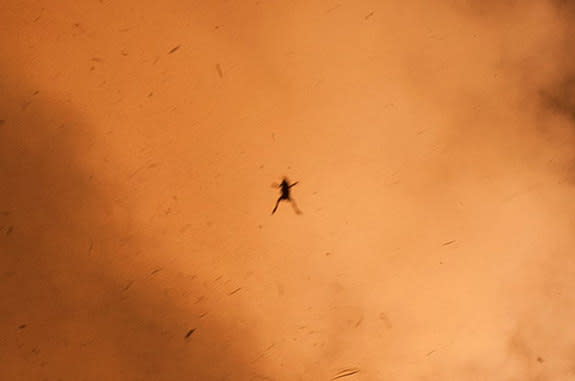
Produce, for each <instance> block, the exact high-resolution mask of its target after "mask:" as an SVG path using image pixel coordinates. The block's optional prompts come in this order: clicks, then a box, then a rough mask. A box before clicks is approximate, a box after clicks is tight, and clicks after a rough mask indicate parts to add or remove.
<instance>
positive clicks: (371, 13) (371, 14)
mask: <svg viewBox="0 0 575 381" xmlns="http://www.w3.org/2000/svg"><path fill="white" fill-rule="evenodd" d="M374 13H375V12H369V14H368V15H367V16H365V19H366V20H369V18H370V17H371V16H373V14H374Z"/></svg>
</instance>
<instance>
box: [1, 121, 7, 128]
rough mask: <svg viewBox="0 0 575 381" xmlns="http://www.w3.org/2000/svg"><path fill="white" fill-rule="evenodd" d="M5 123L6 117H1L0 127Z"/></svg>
mask: <svg viewBox="0 0 575 381" xmlns="http://www.w3.org/2000/svg"><path fill="white" fill-rule="evenodd" d="M4 123H6V121H5V120H4V119H0V127H2V126H3V125H4Z"/></svg>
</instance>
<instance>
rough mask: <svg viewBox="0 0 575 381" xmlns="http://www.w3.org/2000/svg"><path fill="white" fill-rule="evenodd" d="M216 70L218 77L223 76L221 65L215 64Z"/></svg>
mask: <svg viewBox="0 0 575 381" xmlns="http://www.w3.org/2000/svg"><path fill="white" fill-rule="evenodd" d="M216 71H217V72H218V75H219V76H220V78H224V72H223V70H222V65H220V64H216Z"/></svg>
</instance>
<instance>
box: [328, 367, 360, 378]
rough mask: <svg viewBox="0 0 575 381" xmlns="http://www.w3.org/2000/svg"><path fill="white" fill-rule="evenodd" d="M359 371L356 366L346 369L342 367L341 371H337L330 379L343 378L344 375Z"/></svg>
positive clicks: (351, 374) (347, 375)
mask: <svg viewBox="0 0 575 381" xmlns="http://www.w3.org/2000/svg"><path fill="white" fill-rule="evenodd" d="M357 373H359V369H358V368H348V369H344V370H342V371H341V372H339V373H337V374H336V375H335V376H334V377H333V378H332V380H337V379H339V378H344V377H349V376H353V375H354V374H357Z"/></svg>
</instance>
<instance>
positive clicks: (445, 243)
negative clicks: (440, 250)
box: [441, 240, 456, 246]
mask: <svg viewBox="0 0 575 381" xmlns="http://www.w3.org/2000/svg"><path fill="white" fill-rule="evenodd" d="M455 242H456V241H455V240H451V241H447V242H444V243H443V244H442V245H441V246H448V245H451V244H452V243H455Z"/></svg>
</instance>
